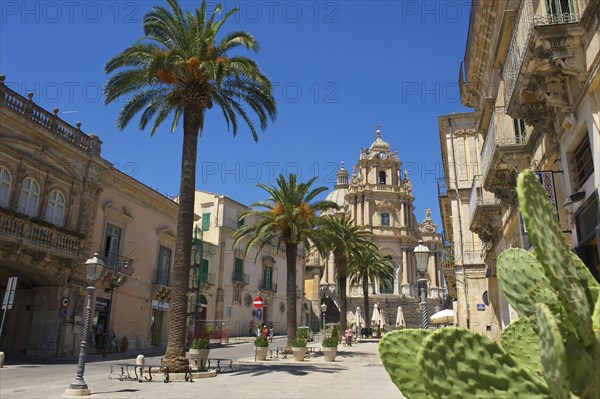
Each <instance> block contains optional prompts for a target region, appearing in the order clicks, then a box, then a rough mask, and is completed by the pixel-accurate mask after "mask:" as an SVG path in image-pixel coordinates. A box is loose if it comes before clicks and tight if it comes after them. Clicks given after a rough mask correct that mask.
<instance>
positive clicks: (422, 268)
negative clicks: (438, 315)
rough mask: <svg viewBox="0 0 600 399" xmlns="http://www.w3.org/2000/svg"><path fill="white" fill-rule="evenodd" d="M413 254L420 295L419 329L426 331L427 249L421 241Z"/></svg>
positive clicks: (427, 317)
mask: <svg viewBox="0 0 600 399" xmlns="http://www.w3.org/2000/svg"><path fill="white" fill-rule="evenodd" d="M414 253H415V257H416V259H417V271H418V272H419V276H420V278H419V279H418V280H417V287H418V288H419V292H420V294H421V295H420V296H421V302H419V306H420V308H421V328H423V329H427V328H428V327H429V316H428V315H427V278H426V277H425V275H426V273H427V263H428V261H429V248H427V247H426V246H425V245H423V240H419V245H417V246H416V247H415V249H414Z"/></svg>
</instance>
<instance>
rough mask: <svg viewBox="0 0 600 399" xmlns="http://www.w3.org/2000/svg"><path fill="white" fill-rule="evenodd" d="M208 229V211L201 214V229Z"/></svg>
mask: <svg viewBox="0 0 600 399" xmlns="http://www.w3.org/2000/svg"><path fill="white" fill-rule="evenodd" d="M208 229H210V212H209V213H203V214H202V231H208Z"/></svg>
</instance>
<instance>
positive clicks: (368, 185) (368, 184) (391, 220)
mask: <svg viewBox="0 0 600 399" xmlns="http://www.w3.org/2000/svg"><path fill="white" fill-rule="evenodd" d="M376 134H377V138H376V140H375V141H374V142H373V143H372V144H371V146H370V147H369V148H362V149H361V151H360V154H359V159H358V162H357V164H356V165H355V166H354V167H353V169H352V174H351V175H350V173H349V171H348V170H346V169H345V168H344V164H343V163H342V165H341V168H340V169H339V171H338V172H337V183H336V185H335V187H334V190H333V191H332V192H330V193H329V194H328V196H327V198H326V199H327V200H330V201H333V202H335V203H337V204H338V205H339V206H340V209H339V210H338V211H330V212H331V213H333V214H334V215H336V216H339V217H341V216H343V215H347V216H349V217H350V218H351V219H352V220H354V223H355V224H356V225H358V226H361V227H362V228H363V229H364V230H366V231H368V232H369V233H370V236H369V239H370V240H371V241H373V242H374V243H375V244H377V246H378V247H379V251H380V252H381V253H382V254H383V255H385V256H388V257H390V258H391V260H392V263H393V268H394V270H393V273H394V282H393V285H390V286H385V285H382V284H379V282H378V281H372V282H371V281H370V282H369V299H370V301H369V302H370V307H373V306H374V305H375V304H377V305H378V307H379V309H380V310H381V312H382V316H383V318H384V322H385V323H386V324H387V325H392V326H393V325H395V324H396V315H397V309H398V306H402V308H403V311H404V313H405V318H406V325H407V326H408V327H411V326H414V327H416V326H417V325H418V323H419V316H418V302H419V300H418V296H419V288H420V287H418V284H417V280H418V279H419V278H420V276H419V273H418V271H417V263H416V258H415V254H414V249H415V247H416V246H417V245H419V242H420V241H423V244H424V245H425V246H427V247H428V249H429V260H428V263H427V272H426V273H425V276H424V277H425V278H426V279H427V280H428V281H427V298H428V303H429V305H430V306H431V310H430V313H429V314H432V313H433V311H434V310H435V307H436V305H438V306H440V307H441V305H442V301H443V299H444V277H443V274H442V270H441V253H442V237H441V235H440V234H438V233H437V232H436V230H437V225H436V224H434V223H433V220H432V218H431V214H430V210H429V209H426V210H425V219H424V220H423V221H422V222H421V223H419V222H418V221H417V219H416V217H415V215H414V210H415V208H414V205H413V203H414V200H415V198H414V196H413V191H412V182H411V180H410V177H409V173H408V171H407V170H404V171H403V170H402V162H401V161H400V158H399V156H398V151H392V150H391V149H390V145H389V143H387V142H385V141H383V139H382V138H381V131H380V130H379V129H378V130H377V132H376ZM311 264H312V266H313V267H315V269H320V270H321V274H320V284H319V291H320V292H319V295H320V298H319V300H318V301H313V311H314V312H315V314H319V310H318V307H319V306H320V303H322V302H325V303H327V304H328V307H330V306H331V305H332V302H333V304H335V308H337V309H339V298H338V289H337V287H336V270H335V265H334V262H333V257H332V256H330V257H329V258H327V259H321V258H319V257H318V256H317V255H313V258H312V259H310V260H309V264H308V265H307V266H309V267H310V266H311ZM347 284H348V286H347V287H346V288H347V293H348V294H347V296H348V299H347V300H348V312H349V314H348V317H349V320H352V319H353V316H354V315H355V311H356V307H357V306H361V307H362V304H363V291H362V288H361V287H358V286H356V287H355V286H351V285H350V284H349V282H347ZM335 311H336V309H332V310H328V311H327V322H335V321H336V318H338V317H339V310H338V313H337V315H336V313H335ZM350 312H352V315H351V314H350ZM413 313H414V314H413ZM369 314H373V312H369ZM336 316H337V317H336Z"/></svg>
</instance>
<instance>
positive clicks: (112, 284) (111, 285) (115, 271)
mask: <svg viewBox="0 0 600 399" xmlns="http://www.w3.org/2000/svg"><path fill="white" fill-rule="evenodd" d="M109 259H110V258H109ZM109 263H110V261H109ZM129 263H130V262H129V261H125V262H120V261H116V260H113V266H112V270H111V272H112V276H111V277H110V281H109V282H108V289H109V290H110V299H109V300H108V308H107V309H106V320H105V322H104V331H103V333H104V348H102V349H103V351H102V357H106V354H107V353H108V348H109V346H110V344H111V341H112V338H114V337H113V336H112V334H110V332H111V329H110V313H111V311H112V303H113V292H114V290H115V289H116V288H118V287H120V286H121V284H123V273H121V267H123V268H124V269H125V273H127V271H128V268H129V266H130V264H129Z"/></svg>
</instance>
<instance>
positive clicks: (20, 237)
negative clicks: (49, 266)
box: [0, 208, 84, 259]
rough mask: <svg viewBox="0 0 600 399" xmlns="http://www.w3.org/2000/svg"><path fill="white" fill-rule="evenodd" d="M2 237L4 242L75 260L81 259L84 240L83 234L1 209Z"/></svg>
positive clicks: (0, 231) (0, 228)
mask: <svg viewBox="0 0 600 399" xmlns="http://www.w3.org/2000/svg"><path fill="white" fill-rule="evenodd" d="M0 237H1V239H2V241H8V242H14V243H18V244H21V245H24V246H27V247H31V249H35V250H37V251H43V252H47V253H50V254H53V255H57V256H62V257H68V258H73V259H75V258H78V257H79V255H80V253H81V249H82V246H83V240H84V238H83V234H79V233H77V232H75V231H69V230H67V229H65V228H63V227H58V226H54V225H52V224H50V223H48V222H46V221H44V220H40V219H38V218H33V219H31V218H29V217H28V216H26V215H22V214H20V213H17V212H15V211H12V210H9V209H6V208H0Z"/></svg>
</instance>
